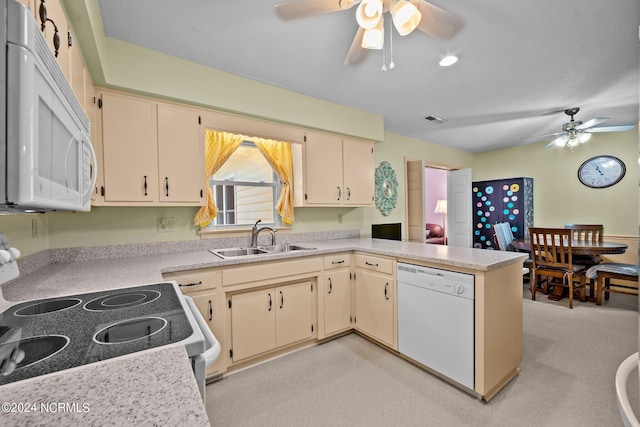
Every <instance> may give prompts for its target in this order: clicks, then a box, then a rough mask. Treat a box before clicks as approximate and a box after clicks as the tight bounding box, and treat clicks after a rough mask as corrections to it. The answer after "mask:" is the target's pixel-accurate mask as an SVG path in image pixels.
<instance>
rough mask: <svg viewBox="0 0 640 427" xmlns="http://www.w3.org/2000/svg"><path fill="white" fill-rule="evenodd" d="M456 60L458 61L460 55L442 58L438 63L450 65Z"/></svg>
mask: <svg viewBox="0 0 640 427" xmlns="http://www.w3.org/2000/svg"><path fill="white" fill-rule="evenodd" d="M456 62H458V57H457V56H455V55H449V56H445V57H444V58H442V59H441V60H440V62H438V65H440V66H441V67H448V66H450V65H453V64H455V63H456Z"/></svg>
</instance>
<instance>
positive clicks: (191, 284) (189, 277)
mask: <svg viewBox="0 0 640 427" xmlns="http://www.w3.org/2000/svg"><path fill="white" fill-rule="evenodd" d="M162 277H163V278H164V279H165V280H175V281H176V282H177V283H178V286H179V287H180V290H181V291H182V293H183V294H190V293H192V292H196V291H203V290H205V289H214V288H217V287H218V286H221V285H222V272H221V271H219V270H207V269H200V270H189V271H177V272H173V273H164V274H163V275H162Z"/></svg>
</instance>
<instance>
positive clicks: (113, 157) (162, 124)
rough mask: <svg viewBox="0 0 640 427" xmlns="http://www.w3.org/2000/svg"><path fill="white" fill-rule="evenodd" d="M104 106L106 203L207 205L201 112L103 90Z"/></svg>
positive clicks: (103, 189) (101, 98)
mask: <svg viewBox="0 0 640 427" xmlns="http://www.w3.org/2000/svg"><path fill="white" fill-rule="evenodd" d="M100 110H101V114H100V118H101V123H100V128H101V129H100V130H101V132H102V133H101V135H100V136H101V139H102V140H101V145H102V154H103V156H102V159H103V165H102V166H103V167H102V169H103V178H104V186H103V188H101V189H100V190H99V193H100V196H101V197H102V199H103V204H105V205H113V206H146V205H166V206H199V205H202V204H203V203H204V201H205V198H204V193H205V186H206V176H205V170H204V140H203V138H202V137H201V136H202V130H201V126H200V123H199V111H198V110H195V109H191V108H189V107H182V106H177V105H173V104H166V103H161V102H157V101H155V100H153V99H150V98H145V97H139V96H134V95H129V94H122V93H116V92H109V91H102V92H101V93H100ZM96 204H100V202H99V201H98V202H97V203H96Z"/></svg>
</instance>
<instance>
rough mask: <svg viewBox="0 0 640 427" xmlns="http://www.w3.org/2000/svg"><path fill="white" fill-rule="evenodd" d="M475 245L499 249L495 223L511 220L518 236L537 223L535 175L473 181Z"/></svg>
mask: <svg viewBox="0 0 640 427" xmlns="http://www.w3.org/2000/svg"><path fill="white" fill-rule="evenodd" d="M472 185H473V189H472V195H471V197H472V201H471V206H472V208H473V227H474V228H473V247H474V248H480V249H496V250H497V249H498V247H496V243H495V241H494V239H493V224H496V223H498V222H508V223H509V224H510V225H511V231H512V232H513V236H514V238H516V239H519V238H523V237H529V227H530V226H532V225H533V178H508V179H494V180H491V181H476V182H474V183H473V184H472Z"/></svg>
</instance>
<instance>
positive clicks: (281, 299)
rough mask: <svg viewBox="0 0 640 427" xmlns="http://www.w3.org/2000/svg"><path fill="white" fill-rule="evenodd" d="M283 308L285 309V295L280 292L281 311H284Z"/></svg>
mask: <svg viewBox="0 0 640 427" xmlns="http://www.w3.org/2000/svg"><path fill="white" fill-rule="evenodd" d="M282 307H284V293H283V292H282V291H280V309H281V310H282Z"/></svg>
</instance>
